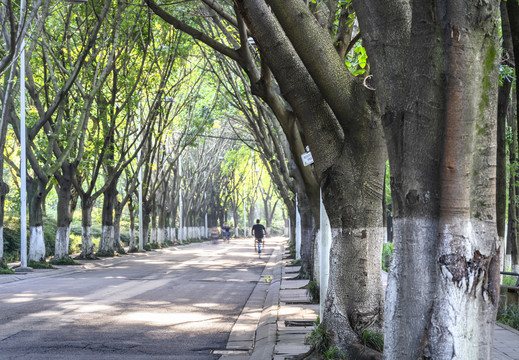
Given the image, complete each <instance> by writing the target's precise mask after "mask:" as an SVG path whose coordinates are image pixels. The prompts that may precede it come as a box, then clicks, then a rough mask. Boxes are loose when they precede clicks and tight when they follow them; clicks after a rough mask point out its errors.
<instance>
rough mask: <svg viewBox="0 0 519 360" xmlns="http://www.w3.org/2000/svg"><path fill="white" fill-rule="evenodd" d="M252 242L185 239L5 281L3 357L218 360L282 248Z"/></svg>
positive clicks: (0, 316) (0, 302)
mask: <svg viewBox="0 0 519 360" xmlns="http://www.w3.org/2000/svg"><path fill="white" fill-rule="evenodd" d="M252 244H253V240H251V239H248V240H243V239H242V240H231V242H230V243H223V242H222V241H219V242H218V243H217V244H213V243H211V242H205V243H198V244H191V245H187V246H178V247H173V248H167V249H162V250H158V251H152V252H147V253H141V254H134V255H127V256H122V257H120V258H115V259H104V260H101V261H95V262H90V263H87V265H86V266H87V267H88V268H84V267H83V266H81V267H76V268H74V271H72V272H70V270H69V269H70V266H69V267H67V269H68V270H67V271H68V272H63V271H60V272H61V273H59V272H56V271H55V270H40V272H42V271H47V272H48V275H46V276H43V277H37V278H36V277H31V278H29V276H30V275H29V276H27V279H25V280H20V281H14V282H10V283H4V284H1V285H0V359H2V360H10V359H24V360H29V359H37V360H45V359H53V360H59V359H67V360H69V359H89V360H90V359H92V360H93V359H96V360H97V359H121V360H122V359H125V360H133V359H149V360H158V359H186V360H188V359H189V360H204V359H218V358H219V357H220V355H219V354H218V350H222V349H225V346H226V343H227V339H228V337H229V333H230V331H231V328H232V326H233V324H234V323H235V321H236V319H237V318H238V316H239V314H240V312H241V310H242V308H243V307H244V305H245V304H246V302H247V300H248V298H249V296H250V294H251V293H252V291H253V289H254V287H255V286H256V284H257V282H258V280H259V279H260V275H261V272H262V271H263V268H264V266H265V264H266V262H267V261H268V258H269V255H270V254H271V253H272V251H273V250H272V249H273V246H268V244H267V247H266V248H265V249H264V251H263V253H262V254H261V256H259V255H258V254H256V253H255V252H254V249H253V245H252ZM82 263H83V264H85V262H82ZM76 269H77V270H76ZM53 271H54V272H55V273H54V274H53V273H52V272H53ZM9 276H11V275H9ZM213 351H215V352H216V353H213Z"/></svg>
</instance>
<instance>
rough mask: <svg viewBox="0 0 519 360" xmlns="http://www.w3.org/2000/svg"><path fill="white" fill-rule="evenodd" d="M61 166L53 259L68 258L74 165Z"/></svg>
mask: <svg viewBox="0 0 519 360" xmlns="http://www.w3.org/2000/svg"><path fill="white" fill-rule="evenodd" d="M61 168H62V174H61V176H59V177H58V179H59V180H58V182H59V190H58V218H57V229H56V242H55V248H54V260H61V259H66V258H69V242H70V224H71V223H72V214H71V212H70V210H71V209H70V206H71V202H72V176H73V172H75V167H74V166H73V165H71V164H64V165H63V166H62V167H61Z"/></svg>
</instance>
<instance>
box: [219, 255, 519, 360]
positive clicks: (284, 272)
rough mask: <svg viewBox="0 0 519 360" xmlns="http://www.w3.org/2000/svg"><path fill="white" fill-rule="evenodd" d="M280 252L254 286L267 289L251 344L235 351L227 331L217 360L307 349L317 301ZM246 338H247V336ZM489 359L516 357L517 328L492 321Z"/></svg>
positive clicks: (281, 356)
mask: <svg viewBox="0 0 519 360" xmlns="http://www.w3.org/2000/svg"><path fill="white" fill-rule="evenodd" d="M281 252H283V253H284V246H283V245H282V246H280V248H279V249H276V251H275V252H274V253H273V255H272V256H271V258H270V261H269V263H268V265H267V267H266V268H265V271H264V276H273V277H272V282H271V283H270V284H269V285H267V284H264V283H260V285H258V286H257V287H256V288H258V287H259V288H260V289H262V291H267V296H266V299H265V305H264V309H263V311H262V313H261V317H260V320H259V323H258V327H257V331H256V334H255V337H254V335H253V336H252V338H253V344H251V343H248V344H247V345H248V346H250V347H247V348H243V347H242V348H241V349H240V351H239V352H237V351H232V348H230V347H229V344H231V345H232V344H233V342H232V341H231V338H235V337H236V336H238V334H233V333H231V337H230V339H229V344H228V350H229V352H228V353H227V354H226V355H224V356H222V357H221V358H220V360H246V359H251V360H253V359H254V360H267V359H274V360H285V359H287V360H288V359H291V358H292V357H294V356H297V355H301V354H304V353H306V352H307V351H308V350H309V346H308V345H305V344H304V341H305V338H306V336H307V335H308V334H309V333H310V332H311V331H312V330H313V324H314V321H315V320H316V319H317V315H318V314H319V304H312V303H311V299H310V297H309V295H308V294H307V291H306V285H308V280H295V279H294V278H295V277H296V276H297V275H298V273H299V270H300V267H299V266H292V265H291V263H292V260H290V259H287V257H288V255H289V254H284V256H283V257H282V256H281ZM265 285H267V287H268V289H265ZM254 292H256V290H255V291H254ZM254 295H255V294H254V293H253V296H251V299H252V298H253V297H254ZM257 295H258V294H256V296H257ZM256 300H257V299H256ZM249 301H250V300H249ZM247 305H248V304H247ZM249 315H250V314H249ZM240 318H241V315H240ZM239 322H240V320H239V321H238V322H237V324H238V323H239ZM235 327H236V325H235ZM233 332H234V329H233ZM248 339H249V341H250V337H249V338H248ZM234 350H236V349H234ZM249 354H250V355H249ZM493 359H494V360H519V331H517V330H515V329H512V328H510V327H508V326H506V325H502V324H499V323H496V326H495V334H494V356H493Z"/></svg>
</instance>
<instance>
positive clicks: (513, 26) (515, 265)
mask: <svg viewBox="0 0 519 360" xmlns="http://www.w3.org/2000/svg"><path fill="white" fill-rule="evenodd" d="M506 7H507V10H508V17H509V19H510V21H509V23H510V30H511V36H512V42H513V49H514V60H515V65H516V66H515V74H516V79H517V61H518V59H519V4H518V3H517V1H507V2H506ZM516 82H517V80H516ZM515 96H516V101H515V105H516V106H518V105H517V104H519V91H517V90H516V91H515ZM517 113H518V112H517V109H516V112H515V114H516V115H515V116H516V119H515V120H512V121H513V122H514V123H515V124H516V127H517V122H518V121H519V115H518V114H517ZM512 114H514V113H513V112H512ZM514 139H515V140H516V139H517V134H516V136H514ZM516 149H517V148H516ZM516 232H517V229H516ZM513 240H515V241H513ZM511 245H512V246H511V254H512V271H514V272H519V237H517V235H516V237H515V238H514V239H512V243H511Z"/></svg>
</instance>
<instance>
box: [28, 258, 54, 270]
mask: <svg viewBox="0 0 519 360" xmlns="http://www.w3.org/2000/svg"><path fill="white" fill-rule="evenodd" d="M27 266H28V267H31V268H33V269H55V267H54V266H52V264H51V263H46V262H40V261H34V260H29V262H28V263H27Z"/></svg>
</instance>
